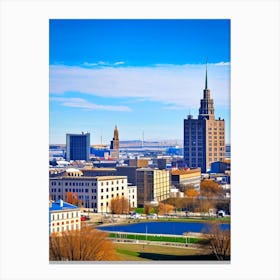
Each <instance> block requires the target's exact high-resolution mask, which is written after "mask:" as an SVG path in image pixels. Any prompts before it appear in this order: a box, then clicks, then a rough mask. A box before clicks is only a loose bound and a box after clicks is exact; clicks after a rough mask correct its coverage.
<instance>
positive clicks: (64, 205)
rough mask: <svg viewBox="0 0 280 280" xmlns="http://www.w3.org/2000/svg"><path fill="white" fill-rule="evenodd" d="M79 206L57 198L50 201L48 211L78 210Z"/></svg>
mask: <svg viewBox="0 0 280 280" xmlns="http://www.w3.org/2000/svg"><path fill="white" fill-rule="evenodd" d="M78 209H79V207H77V206H75V205H73V204H70V203H68V202H65V201H63V200H62V199H59V200H57V201H55V202H54V201H52V202H51V203H50V207H49V211H50V212H52V211H63V210H78Z"/></svg>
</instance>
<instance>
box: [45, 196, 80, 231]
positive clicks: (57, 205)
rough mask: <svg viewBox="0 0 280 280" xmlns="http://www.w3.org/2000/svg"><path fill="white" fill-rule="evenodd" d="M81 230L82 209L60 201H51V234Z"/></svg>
mask: <svg viewBox="0 0 280 280" xmlns="http://www.w3.org/2000/svg"><path fill="white" fill-rule="evenodd" d="M79 229H81V211H80V208H79V207H77V206H75V205H72V204H70V203H67V202H65V201H63V200H62V199H58V200H57V201H55V202H54V201H50V205H49V233H55V232H56V233H61V232H64V231H69V230H79Z"/></svg>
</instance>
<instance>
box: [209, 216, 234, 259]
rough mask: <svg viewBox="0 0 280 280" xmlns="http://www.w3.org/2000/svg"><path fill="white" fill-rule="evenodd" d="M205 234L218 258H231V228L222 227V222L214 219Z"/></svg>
mask: <svg viewBox="0 0 280 280" xmlns="http://www.w3.org/2000/svg"><path fill="white" fill-rule="evenodd" d="M204 235H205V237H206V238H207V239H208V240H209V245H210V250H211V252H212V253H213V254H215V256H216V257H217V259H218V260H229V259H230V230H224V229H222V228H221V223H220V222H217V221H213V222H210V223H209V224H208V233H205V234H204Z"/></svg>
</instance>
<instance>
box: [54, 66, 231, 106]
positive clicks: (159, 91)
mask: <svg viewBox="0 0 280 280" xmlns="http://www.w3.org/2000/svg"><path fill="white" fill-rule="evenodd" d="M99 64H100V62H99ZM229 69H230V66H229V63H225V62H221V63H218V64H217V63H216V64H208V87H209V88H210V90H211V96H212V98H213V99H214V103H215V106H227V107H229V98H230V88H229ZM204 84H205V65H194V64H186V65H156V66H151V67H148V66H145V67H134V66H127V67H112V66H106V67H101V68H84V67H78V66H65V65H51V66H50V93H52V94H63V93H65V92H80V93H84V94H90V95H96V96H102V97H113V98H118V97H126V98H138V99H144V100H150V101H159V102H162V103H164V104H169V105H170V106H184V105H186V106H188V107H197V106H198V104H199V100H200V99H201V98H202V94H203V89H204Z"/></svg>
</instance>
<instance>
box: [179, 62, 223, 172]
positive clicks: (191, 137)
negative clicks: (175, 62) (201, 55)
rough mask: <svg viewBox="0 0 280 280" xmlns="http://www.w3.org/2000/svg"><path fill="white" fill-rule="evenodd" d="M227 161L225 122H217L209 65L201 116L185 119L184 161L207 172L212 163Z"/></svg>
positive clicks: (221, 120) (200, 109) (201, 102)
mask: <svg viewBox="0 0 280 280" xmlns="http://www.w3.org/2000/svg"><path fill="white" fill-rule="evenodd" d="M224 159H225V122H224V120H223V119H220V118H219V119H218V120H215V114H214V102H213V99H211V97H210V90H209V89H208V84H207V64H206V77H205V89H204V90H203V99H201V100H200V108H199V115H198V118H197V119H194V118H193V117H192V116H191V115H188V118H187V119H184V161H185V163H186V165H187V166H188V167H191V168H196V167H200V168H201V171H202V172H206V171H207V170H209V169H210V167H211V162H214V161H223V160H224Z"/></svg>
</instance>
